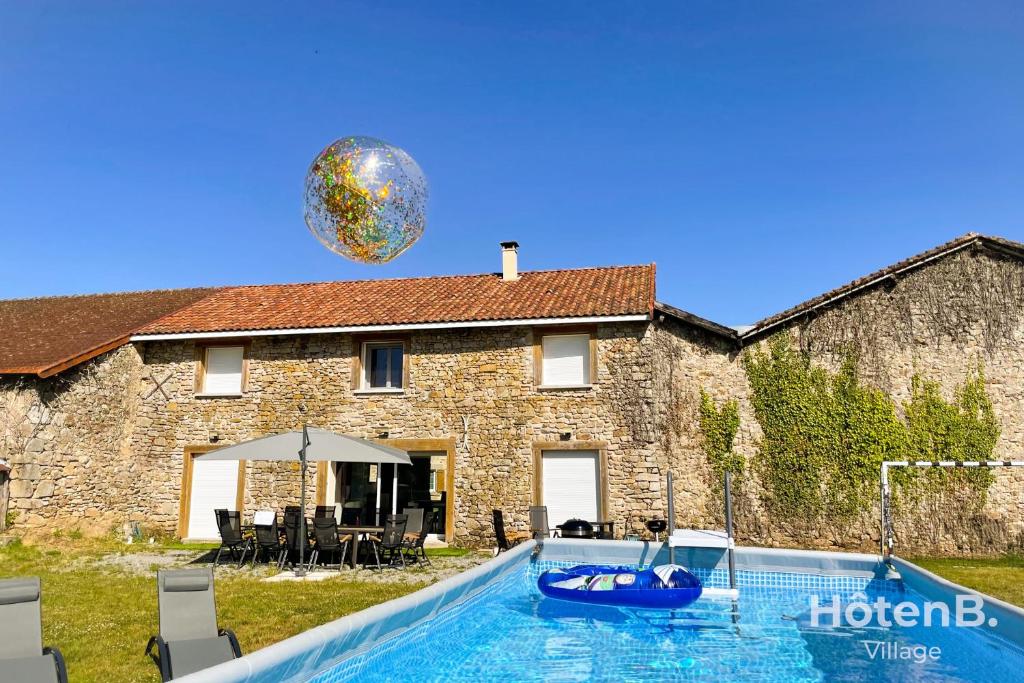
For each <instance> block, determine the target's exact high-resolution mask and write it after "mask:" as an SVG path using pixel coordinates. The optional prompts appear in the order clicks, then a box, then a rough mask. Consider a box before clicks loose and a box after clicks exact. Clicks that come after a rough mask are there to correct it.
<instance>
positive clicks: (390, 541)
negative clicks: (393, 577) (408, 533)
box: [363, 515, 409, 569]
mask: <svg viewBox="0 0 1024 683" xmlns="http://www.w3.org/2000/svg"><path fill="white" fill-rule="evenodd" d="M408 521H409V518H408V517H407V516H406V515H388V516H387V519H386V520H385V521H384V533H382V534H381V535H380V536H368V537H367V538H366V541H367V543H368V545H369V549H368V550H367V551H366V559H365V560H364V561H363V566H364V567H365V566H366V565H367V563H369V561H370V553H371V552H372V553H373V559H374V561H375V562H376V564H377V569H381V565H380V560H381V556H382V555H383V554H384V553H387V554H388V566H389V567H391V566H394V564H395V558H396V557H397V558H398V559H399V561H400V562H401V563H402V569H405V554H404V553H403V552H402V551H403V549H404V543H405V525H406V524H407V523H408Z"/></svg>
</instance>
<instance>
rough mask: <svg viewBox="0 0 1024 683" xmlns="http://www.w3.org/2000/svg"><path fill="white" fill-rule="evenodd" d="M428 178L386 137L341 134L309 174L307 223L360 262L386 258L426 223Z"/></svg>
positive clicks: (408, 244) (328, 244)
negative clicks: (343, 136)
mask: <svg viewBox="0 0 1024 683" xmlns="http://www.w3.org/2000/svg"><path fill="white" fill-rule="evenodd" d="M426 204H427V179H426V178H425V177H424V175H423V171H422V170H420V167H419V165H418V164H417V163H416V162H415V161H414V160H413V158H412V157H411V156H409V154H408V153H407V152H406V151H405V150H403V149H401V148H400V147H395V146H394V145H389V144H388V143H386V142H384V141H383V140H377V139H375V138H368V137H358V136H356V137H345V138H339V139H337V140H335V141H334V142H332V143H331V144H329V145H327V147H325V148H324V150H323V151H322V152H320V154H318V155H317V157H316V159H314V160H313V164H312V166H310V167H309V173H307V174H306V208H305V213H306V225H307V226H309V229H310V231H312V233H313V234H314V235H316V238H317V239H318V240H320V241H321V242H322V243H323V245H324V246H325V247H327V248H328V249H330V250H331V251H333V252H335V253H336V254H341V255H342V256H344V257H345V258H349V259H352V260H353V261H359V262H361V263H387V262H388V261H390V260H391V259H393V258H395V257H396V256H398V255H399V254H401V253H402V252H404V251H405V250H406V249H408V248H409V247H411V246H412V245H413V243H414V242H416V240H418V239H419V238H420V236H421V235H422V234H423V228H424V227H425V226H426Z"/></svg>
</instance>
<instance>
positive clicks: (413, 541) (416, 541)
mask: <svg viewBox="0 0 1024 683" xmlns="http://www.w3.org/2000/svg"><path fill="white" fill-rule="evenodd" d="M436 521H437V510H434V511H432V512H431V513H430V516H429V517H427V521H426V523H425V524H421V525H420V531H419V533H418V534H415V535H413V536H412V538H410V535H409V532H406V533H405V549H406V551H408V552H410V553H411V555H412V556H411V559H413V560H416V561H419V560H420V559H421V558H422V559H424V560H426V562H427V564H431V562H430V558H429V557H427V549H426V548H425V547H424V546H423V544H424V542H426V540H427V534H429V533H430V530H431V529H432V528H433V527H434V522H436Z"/></svg>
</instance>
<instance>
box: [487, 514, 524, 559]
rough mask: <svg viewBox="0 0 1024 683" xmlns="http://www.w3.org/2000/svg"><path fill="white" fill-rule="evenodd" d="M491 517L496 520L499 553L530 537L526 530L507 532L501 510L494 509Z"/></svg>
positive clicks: (495, 531) (495, 533)
mask: <svg viewBox="0 0 1024 683" xmlns="http://www.w3.org/2000/svg"><path fill="white" fill-rule="evenodd" d="M491 519H492V520H493V522H494V538H495V540H497V542H498V553H499V554H500V553H501V552H502V551H505V550H509V549H511V548H512V547H514V546H517V545H519V544H520V543H522V542H523V541H525V540H528V539H529V538H530V534H529V533H527V532H525V531H511V532H508V533H506V532H505V517H504V515H502V513H501V510H492V511H491Z"/></svg>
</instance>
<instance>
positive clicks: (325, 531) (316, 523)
mask: <svg viewBox="0 0 1024 683" xmlns="http://www.w3.org/2000/svg"><path fill="white" fill-rule="evenodd" d="M313 536H314V537H315V539H316V545H314V546H313V552H312V553H310V555H309V571H313V568H314V567H315V566H316V563H317V561H318V560H320V559H321V557H322V556H323V555H325V554H329V555H331V556H333V557H335V558H337V560H338V571H341V570H342V569H343V568H344V566H345V551H346V550H348V544H349V543H350V542H351V541H352V535H351V534H345V535H344V536H339V535H338V522H337V521H336V520H335V519H334V517H317V518H316V519H314V520H313ZM324 566H327V563H326V562H324Z"/></svg>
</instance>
